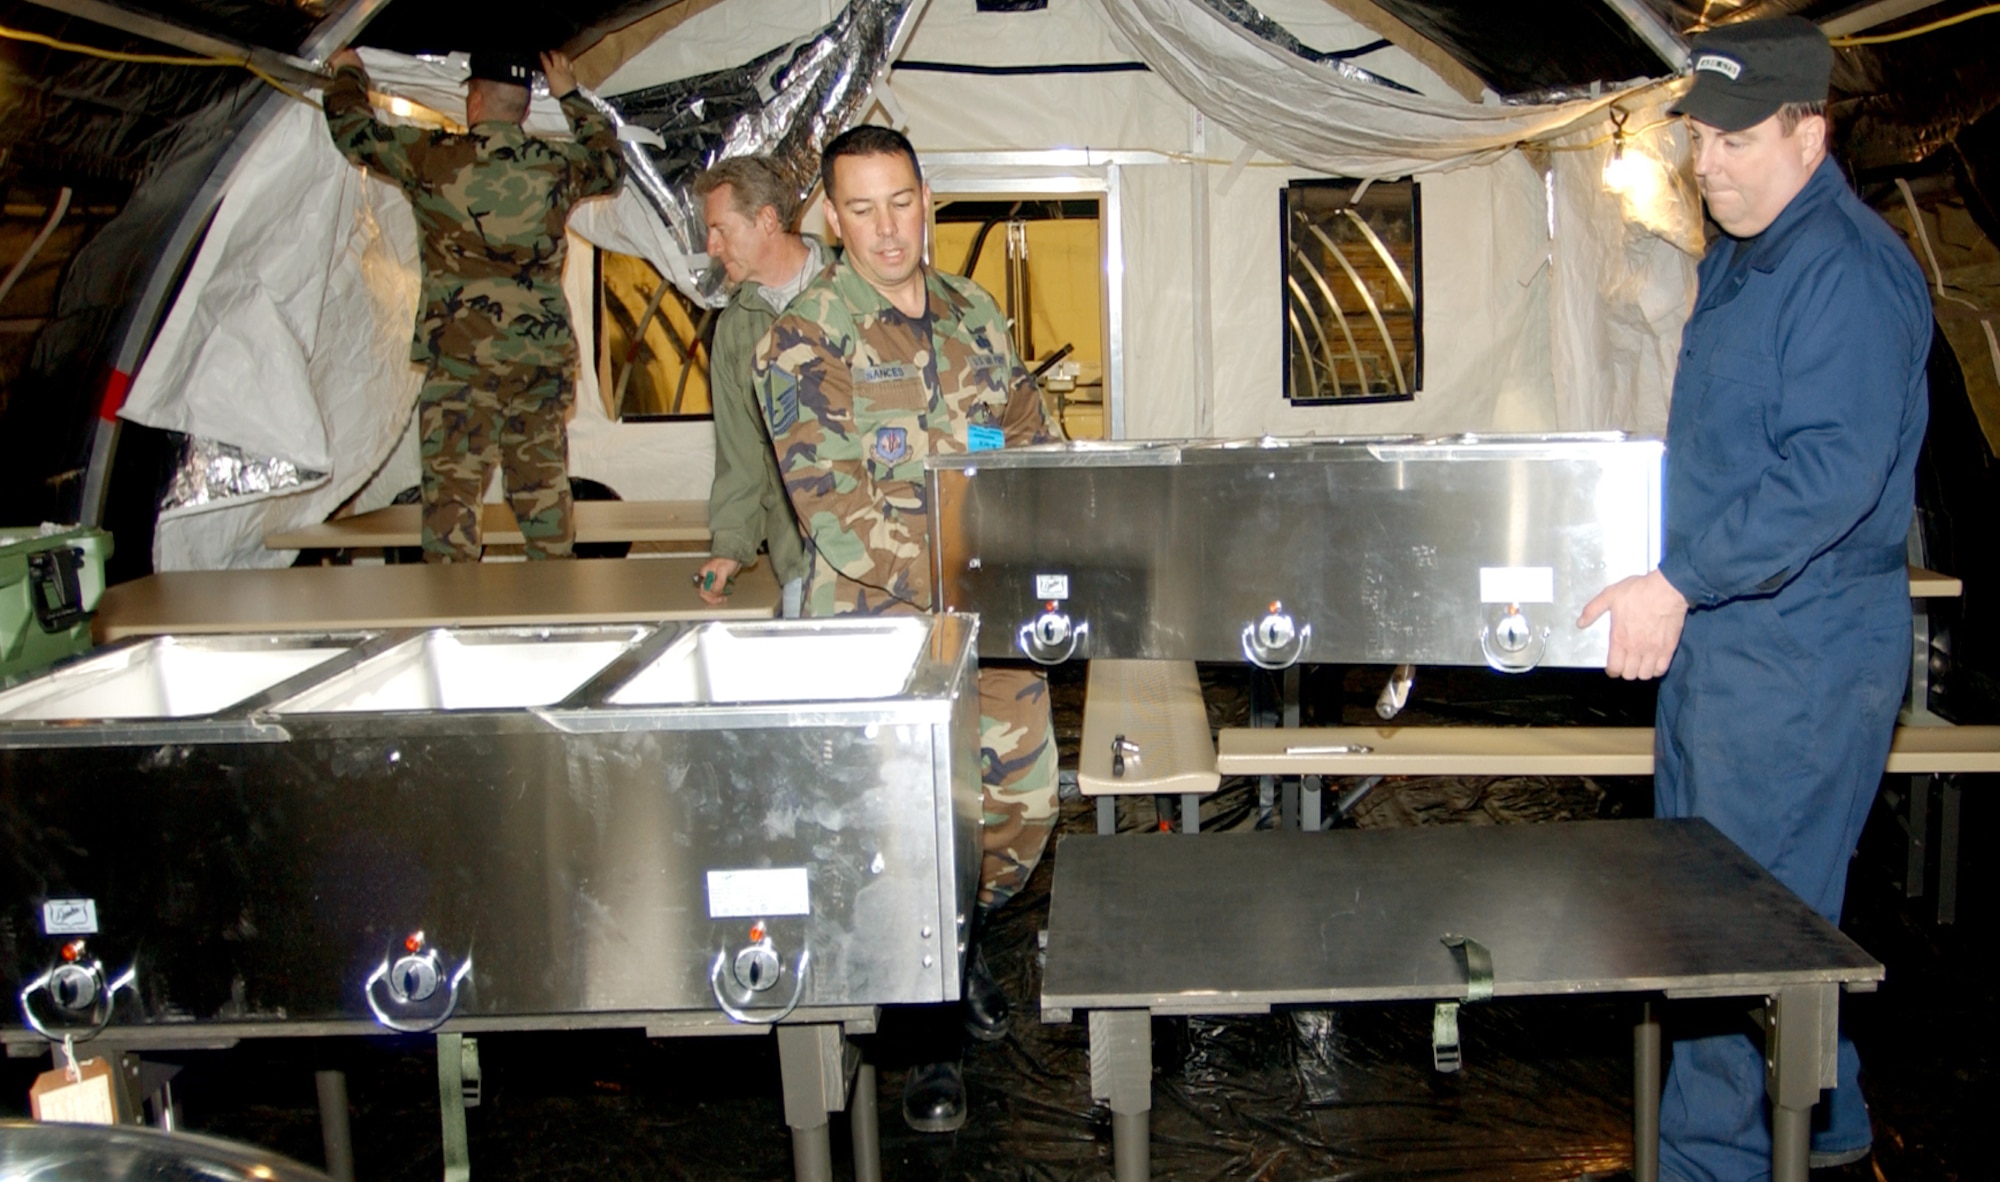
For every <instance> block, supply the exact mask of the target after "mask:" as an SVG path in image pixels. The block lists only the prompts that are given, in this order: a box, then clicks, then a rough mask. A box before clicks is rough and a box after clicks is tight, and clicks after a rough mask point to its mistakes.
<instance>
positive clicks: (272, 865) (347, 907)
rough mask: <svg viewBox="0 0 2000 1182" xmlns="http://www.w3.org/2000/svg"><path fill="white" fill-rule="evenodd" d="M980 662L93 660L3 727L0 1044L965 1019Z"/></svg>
mask: <svg viewBox="0 0 2000 1182" xmlns="http://www.w3.org/2000/svg"><path fill="white" fill-rule="evenodd" d="M976 632H977V624H976V622H975V621H973V620H972V619H970V618H968V617H964V616H954V615H943V616H937V617H925V618H904V619H896V620H858V619H857V620H834V621H771V622H759V623H735V622H711V623H706V624H676V623H669V624H663V625H603V626H571V627H536V628H486V629H477V628H465V629H452V628H445V629H431V630H426V631H418V630H408V629H404V630H381V631H375V630H368V631H356V632H332V633H318V634H310V633H307V634H298V633H284V634H276V633H274V634H264V635H243V636H195V637H172V636H169V637H158V638H152V639H147V640H142V641H133V642H128V643H124V644H121V645H118V646H114V647H112V648H110V649H107V650H100V651H99V652H98V653H97V654H95V655H93V656H91V657H90V658H88V659H85V660H82V661H79V662H76V663H74V664H71V665H68V666H66V667H64V668H61V669H59V670H57V671H55V672H53V673H50V674H48V675H45V676H43V677H41V678H38V679H36V680H33V681H30V682H28V683H26V684H24V685H22V686H20V687H18V688H16V689H13V690H10V691H8V692H6V693H0V830H3V831H4V835H5V840H6V842H7V847H8V848H9V849H11V850H14V851H16V854H15V856H14V857H13V858H12V859H11V860H10V861H9V862H8V864H7V865H6V867H5V868H4V869H0V890H4V891H5V895H4V898H5V907H6V915H7V920H6V927H5V930H6V931H7V932H9V933H11V934H12V935H11V938H9V939H8V940H6V941H5V943H4V945H0V948H3V949H4V953H5V959H4V962H0V963H4V970H5V972H6V974H7V981H8V984H9V986H10V987H11V988H12V989H13V990H14V991H15V992H16V993H17V994H18V995H19V997H20V1010H19V1015H18V1016H19V1021H20V1022H21V1024H22V1025H21V1026H19V1027H16V1028H12V1029H6V1030H4V1031H0V1035H4V1037H5V1038H7V1039H8V1040H9V1041H17V1040H21V1039H31V1038H36V1037H40V1036H41V1035H42V1034H46V1035H48V1036H50V1037H55V1038H60V1037H62V1036H63V1035H64V1034H74V1035H77V1036H79V1037H88V1036H90V1035H91V1034H93V1033H97V1032H103V1035H104V1037H105V1038H106V1039H107V1041H110V1042H123V1043H127V1044H129V1045H189V1043H190V1042H192V1043H195V1044H200V1043H203V1042H207V1041H213V1040H216V1039H231V1038H240V1037H246V1036H251V1035H256V1034H271V1035H297V1034H314V1033H334V1032H357V1031H366V1030H369V1029H377V1030H380V1029H393V1030H402V1031H429V1030H441V1031H442V1032H443V1033H445V1034H446V1035H453V1034H455V1033H457V1032H462V1031H465V1030H478V1029H525V1028H550V1027H554V1028H562V1027H567V1026H574V1025H580V1024H581V1025H601V1024H612V1023H617V1024H621V1025H641V1026H645V1027H647V1028H648V1029H651V1030H655V1031H657V1032H663V1033H664V1032H668V1031H671V1030H674V1029H693V1030H700V1031H710V1030H715V1029H719V1028H721V1027H723V1026H726V1025H729V1024H732V1023H734V1024H750V1025H751V1026H752V1027H753V1028H756V1029H769V1024H773V1023H777V1022H780V1021H784V1020H792V1019H797V1020H802V1021H808V1022H812V1021H817V1022H819V1023H822V1024H825V1023H834V1024H839V1025H845V1026H857V1025H858V1026H860V1027H861V1028H867V1027H869V1026H872V1022H873V1016H874V1008H875V1007H879V1006H882V1005H889V1004H897V1003H908V1002H933V1001H942V1000H947V999H952V998H956V997H957V996H959V992H960V972H961V964H962V942H963V939H964V927H965V923H966V920H967V917H968V916H969V915H970V909H971V904H972V896H973V891H974V888H975V885H976V882H975V880H976V876H977V872H978V866H979V844H978V833H979V826H980V822H981V813H980V805H979V753H978V733H977V728H978V712H977V707H976V703H977V695H976V693H974V692H973V682H972V677H973V671H974V660H973V645H974V637H975V634H976ZM837 1028H838V1026H836V1029H837ZM31 1031H35V1032H40V1033H39V1034H37V1033H31ZM780 1041H781V1045H782V1044H783V1043H785V1041H786V1040H785V1039H781V1040H780ZM810 1051H811V1055H812V1056H814V1057H813V1058H812V1059H811V1061H810V1063H809V1064H808V1066H807V1067H805V1068H802V1069H801V1070H800V1071H799V1072H794V1071H793V1070H792V1069H791V1068H788V1069H787V1081H788V1088H787V1094H788V1096H790V1095H791V1094H792V1090H793V1089H792V1088H791V1086H790V1084H791V1080H792V1076H793V1075H794V1074H801V1075H802V1076H812V1075H814V1074H815V1073H817V1076H818V1077H819V1078H821V1079H822V1080H823V1079H825V1078H826V1077H827V1076H828V1074H829V1073H830V1072H831V1073H832V1074H833V1077H834V1081H835V1083H836V1084H837V1085H839V1086H837V1087H834V1088H833V1089H832V1092H830V1093H828V1094H829V1095H831V1094H832V1093H840V1094H841V1095H844V1082H843V1081H844V1078H845V1077H844V1075H843V1074H842V1068H841V1064H842V1063H843V1062H844V1055H843V1052H842V1051H841V1049H840V1045H839V1042H838V1039H835V1041H834V1042H832V1043H828V1042H825V1041H824V1040H821V1041H820V1042H819V1043H817V1044H816V1045H814V1046H813V1047H812V1048H810ZM829 1062H830V1063H831V1064H832V1065H833V1066H831V1067H829V1066H827V1064H828V1063H829ZM836 1107H837V1105H836ZM825 1112H826V1110H824V1109H823V1110H822V1111H820V1112H819V1114H818V1117H819V1120H818V1122H817V1123H818V1124H819V1126H820V1133H821V1134H822V1141H823V1134H824V1121H825ZM790 1115H791V1114H790V1110H789V1108H788V1117H789V1116H790ZM794 1127H795V1129H796V1128H797V1127H798V1126H797V1125H796V1124H795V1126H794ZM821 1148H822V1149H823V1145H822V1146H821Z"/></svg>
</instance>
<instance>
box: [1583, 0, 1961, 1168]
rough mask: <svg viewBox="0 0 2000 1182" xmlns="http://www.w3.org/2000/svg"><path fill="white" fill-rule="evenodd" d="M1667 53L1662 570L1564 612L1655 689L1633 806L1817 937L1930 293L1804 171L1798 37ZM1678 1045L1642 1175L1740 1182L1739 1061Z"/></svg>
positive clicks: (1780, 29) (1889, 575)
mask: <svg viewBox="0 0 2000 1182" xmlns="http://www.w3.org/2000/svg"><path fill="white" fill-rule="evenodd" d="M1692 53H1693V64H1694V86H1693V89H1691V90H1690V91H1689V92H1688V94H1687V95H1686V97H1685V98H1683V99H1682V100H1681V101H1680V103H1679V104H1678V106H1677V108H1676V113H1678V114H1683V115H1685V116H1687V118H1688V121H1689V130H1690V132H1691V133H1692V138H1693V142H1694V153H1695V177H1696V179H1697V180H1698V181H1699V182H1700V185H1701V190H1702V195H1703V197H1704V198H1705V199H1706V201H1707V205H1708V211H1709V215H1710V216H1711V217H1712V218H1714V220H1715V222H1716V224H1717V225H1719V226H1721V227H1722V230H1723V237H1722V238H1720V239H1719V240H1718V241H1717V242H1716V243H1715V245H1714V246H1713V247H1712V248H1711V249H1710V250H1709V252H1708V256H1707V257H1706V258H1704V259H1703V260H1702V263H1701V271H1700V292H1699V295H1698V297H1697V299H1696V303H1695V309H1694V315H1693V317H1692V319H1690V320H1689V321H1688V324H1687V328H1686V331H1685V333H1684V335H1683V337H1682V342H1681V355H1680V365H1679V371H1678V373H1677V375H1676V377H1675V379H1674V395H1673V406H1672V410H1671V414H1670V417H1669V420H1668V425H1667V521H1666V547H1665V556H1664V558H1663V559H1662V560H1661V563H1660V567H1659V569H1658V570H1656V571H1654V572H1652V573H1651V574H1648V575H1644V576H1641V577H1638V578H1632V579H1626V580H1624V581H1623V582H1620V583H1617V584H1614V585H1613V586H1611V587H1610V588H1608V589H1606V590H1605V591H1604V592H1603V593H1602V594H1601V595H1599V596H1598V597H1597V598H1596V599H1594V600H1593V601H1591V603H1590V604H1589V605H1588V606H1587V607H1586V608H1585V609H1584V613H1583V617H1582V619H1581V620H1580V621H1579V622H1580V623H1581V624H1582V625H1584V626H1588V625H1589V624H1591V623H1592V622H1593V621H1595V620H1596V619H1597V618H1598V617H1599V616H1600V615H1602V614H1603V613H1605V612H1607V611H1608V612H1610V614H1611V648H1610V661H1609V664H1608V666H1607V670H1608V672H1610V673H1611V674H1613V675H1615V676H1620V677H1626V678H1651V677H1659V676H1661V675H1662V674H1664V675H1665V677H1664V680H1663V681H1662V682H1661V683H1660V695H1659V707H1658V720H1657V727H1656V729H1655V734H1656V736H1657V737H1656V739H1655V766H1656V769H1657V771H1656V773H1655V778H1654V801H1655V810H1656V812H1657V813H1658V815H1660V816H1663V817H1703V818H1706V819H1708V820H1709V821H1711V822H1712V823H1714V825H1715V826H1716V827H1717V828H1718V829H1720V830H1721V831H1722V832H1723V833H1725V834H1727V835H1728V836H1729V837H1730V838H1731V839H1732V840H1733V841H1735V842H1736V843H1737V844H1738V845H1740V846H1742V847H1743V849H1744V850H1745V851H1746V852H1748V853H1749V854H1750V855H1751V856H1753V857H1755V858H1756V859H1757V860H1758V861H1759V862H1760V863H1762V864H1763V865H1764V867H1765V868H1766V869H1768V870H1770V871H1771V873H1772V874H1773V875H1775V876H1776V877H1777V878H1778V880H1779V881H1780V882H1783V883H1784V884H1785V885H1786V886H1788V887H1790V888H1791V889H1792V890H1793V891H1794V892H1796V893H1797V894H1798V895H1799V897H1800V898H1802V899H1804V900H1806V902H1808V903H1810V904H1811V905H1812V906H1813V907H1814V908H1815V909H1817V910H1818V911H1819V912H1820V914H1822V915H1824V916H1826V918H1827V919H1829V920H1831V921H1833V922H1835V923H1838V922H1839V920H1840V907H1841V899H1842V895H1843V893H1844V892H1845V889H1846V885H1847V863H1848V859H1849V857H1850V856H1851V855H1852V854H1853V852H1854V846H1855V842H1856V841H1857V840H1858V839H1859V837H1860V835H1861V825H1862V822H1863V820H1864V819H1865V818H1866V817H1867V814H1868V809H1869V806H1870V804H1871V803H1872V802H1873V800H1874V798H1875V791H1876V788H1877V787H1878V786H1879V784H1880V782H1881V779H1882V772H1883V769H1884V766H1885V764H1886V763H1887V761H1888V756H1889V742H1890V739H1891V737H1892V734H1893V730H1894V726H1895V720H1896V709H1897V706H1898V704H1899V702H1900V701H1901V698H1902V695H1903V686H1904V682H1905V678H1906V677H1907V676H1908V674H1909V668H1910V602H1909V588H1908V583H1907V576H1906V574H1905V572H1904V563H1905V554H1906V542H1907V538H1908V534H1909V529H1910V518H1911V513H1912V510H1913V507H1914V504H1915V475H1914V474H1915V469H1916V464H1917V453H1918V449H1919V448H1920V447H1921V446H1922V444H1923V439H1924V425H1925V421H1926V417H1927V414H1928V406H1929V403H1928V397H1927V393H1926V383H1925V376H1924V366H1925V360H1926V358H1927V356H1928V355H1929V350H1930V343H1931V315H1930V301H1929V299H1928V296H1927V293H1926V291H1925V289H1924V281H1923V276H1922V274H1921V273H1920V272H1919V271H1918V270H1917V267H1916V263H1915V260H1913V259H1912V258H1911V257H1910V254H1909V251H1908V250H1907V249H1906V248H1905V247H1904V245H1903V243H1902V241H1901V240H1900V239H1898V238H1897V237H1896V235H1895V233H1894V232H1893V231H1891V230H1890V229H1889V227H1888V226H1887V225H1885V224H1884V223H1883V221H1882V219H1881V218H1879V217H1877V216H1876V215H1875V214H1874V213H1873V212H1872V211H1871V210H1869V208H1868V207H1867V206H1866V205H1864V204H1862V203H1861V201H1860V200H1859V199H1858V198H1856V197H1855V195H1854V192H1853V191H1852V190H1851V189H1849V188H1848V185H1847V182H1846V180H1845V179H1844V178H1843V176H1842V175H1841V172H1840V169H1839V166H1838V165H1837V164H1836V163H1835V162H1834V161H1833V160H1832V159H1830V158H1829V157H1828V155H1827V120H1826V116H1825V101H1826V97H1827V90H1828V78H1829V74H1830V72H1831V69H1832V64H1833V51H1832V49H1831V48H1830V47H1829V46H1828V44H1827V41H1826V38H1825V37H1824V36H1823V35H1822V34H1821V33H1820V31H1819V30H1818V29H1817V28H1816V27H1815V26H1813V25H1812V24H1811V23H1809V22H1807V21H1805V20H1802V19H1800V18H1797V17H1783V18H1779V19H1776V20H1768V21H1749V22H1744V23H1741V24H1733V25H1725V26H1723V27H1721V28H1719V29H1716V30H1714V31H1712V32H1709V33H1705V34H1703V35H1701V36H1700V37H1697V38H1696V39H1695V40H1694V43H1693V47H1692ZM1735 1016H1736V1017H1740V1016H1741V1015H1740V1014H1737V1015H1735ZM1685 1033H1687V1034H1692V1035H1701V1036H1700V1037H1681V1038H1677V1039H1676V1041H1675V1042H1674V1045H1673V1064H1672V1067H1671V1069H1670V1070H1669V1072H1668V1075H1667V1083H1666V1090H1665V1093H1664V1096H1663V1099H1662V1103H1661V1112H1660V1140H1661V1146H1660V1166H1661V1175H1662V1176H1663V1177H1673V1178H1681V1179H1686V1180H1687V1182H1701V1180H1704V1179H1733V1178H1753V1177H1763V1176H1766V1172H1767V1170H1768V1168H1769V1167H1768V1161H1769V1156H1768V1155H1769V1153H1770V1146H1771V1131H1770V1128H1769V1126H1768V1123H1767V1119H1766V1117H1765V1114H1764V1104H1763V1101H1764V1090H1765V1082H1764V1072H1765V1067H1764V1058H1763V1055H1762V1054H1761V1053H1760V1052H1759V1050H1758V1049H1757V1047H1756V1046H1755V1045H1754V1044H1753V1043H1752V1041H1751V1040H1750V1039H1749V1038H1748V1037H1746V1036H1745V1035H1744V1034H1741V1033H1738V1032H1736V1031H1735V1030H1733V1029H1718V1030H1701V1031H1688V1032H1685ZM1839 1064H1840V1083H1839V1086H1838V1087H1837V1088H1835V1089H1834V1091H1833V1092H1832V1093H1831V1095H1830V1096H1827V1097H1825V1098H1824V1101H1823V1103H1822V1104H1821V1105H1820V1106H1819V1115H1820V1117H1821V1119H1820V1121H1818V1122H1817V1125H1818V1127H1816V1128H1815V1130H1814V1135H1813V1140H1812V1148H1813V1153H1812V1159H1813V1164H1814V1165H1836V1164H1842V1163H1845V1162H1848V1161H1856V1160H1860V1159H1861V1158H1864V1157H1866V1156H1867V1155H1868V1152H1869V1146H1870V1143H1871V1140H1872V1136H1871V1132H1870V1128H1869V1119H1868V1112H1867V1108H1866V1106H1865V1105H1864V1104H1863V1103H1862V1099H1861V1093H1860V1090H1859V1085H1858V1084H1857V1082H1856V1072H1857V1070H1858V1061H1857V1059H1856V1057H1855V1053H1854V1046H1853V1044H1852V1043H1850V1042H1848V1041H1847V1040H1846V1039H1845V1038H1843V1039H1841V1042H1840V1055H1839Z"/></svg>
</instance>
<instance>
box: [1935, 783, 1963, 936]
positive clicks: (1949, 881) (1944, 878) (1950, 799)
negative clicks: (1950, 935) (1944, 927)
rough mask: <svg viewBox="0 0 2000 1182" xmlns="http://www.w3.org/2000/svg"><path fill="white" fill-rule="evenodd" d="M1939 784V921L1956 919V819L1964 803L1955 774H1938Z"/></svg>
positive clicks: (1955, 921) (1952, 921)
mask: <svg viewBox="0 0 2000 1182" xmlns="http://www.w3.org/2000/svg"><path fill="white" fill-rule="evenodd" d="M1938 782H1939V783H1940V784H1942V785H1943V791H1942V792H1940V793H1939V796H1940V800H1939V802H1938V909H1937V921H1938V922H1939V923H1957V922H1958V819H1959V810H1960V809H1961V808H1962V807H1963V804H1964V789H1963V788H1962V787H1961V786H1960V785H1959V782H1958V777H1957V776H1956V775H1949V776H1939V777H1938Z"/></svg>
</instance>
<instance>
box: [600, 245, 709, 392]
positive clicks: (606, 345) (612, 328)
mask: <svg viewBox="0 0 2000 1182" xmlns="http://www.w3.org/2000/svg"><path fill="white" fill-rule="evenodd" d="M597 266H598V284H597V292H598V317H597V319H598V326H599V327H598V333H597V340H598V357H597V381H598V389H600V390H602V391H603V392H604V403H605V409H606V410H607V411H608V412H610V413H611V414H612V415H613V416H614V417H616V418H619V419H625V420H634V419H705V418H708V417H710V415H711V413H712V406H711V404H710V402H709V398H708V345H709V338H710V334H711V331H712V328H713V323H714V319H715V313H714V312H713V311H712V310H710V309H706V308H701V307H698V306H696V305H695V304H694V303H693V302H692V301H690V300H689V299H688V298H687V297H686V296H684V295H682V294H681V293H680V290H679V289H678V288H676V287H675V286H674V285H673V284H671V283H668V282H665V281H664V280H662V279H661V277H660V273H659V272H658V271H655V270H654V269H653V267H652V265H651V264H650V263H647V262H646V261H645V260H643V259H637V258H633V257H632V256H630V255H622V254H614V253H612V252H611V251H602V250H601V251H598V252H597Z"/></svg>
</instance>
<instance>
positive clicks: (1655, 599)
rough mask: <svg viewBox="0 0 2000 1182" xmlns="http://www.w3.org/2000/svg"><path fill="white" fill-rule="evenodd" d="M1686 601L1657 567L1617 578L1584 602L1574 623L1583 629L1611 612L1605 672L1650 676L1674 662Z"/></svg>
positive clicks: (1627, 676)
mask: <svg viewBox="0 0 2000 1182" xmlns="http://www.w3.org/2000/svg"><path fill="white" fill-rule="evenodd" d="M1687 611H1688V605H1687V600H1686V599H1684V598H1682V596H1681V593H1680V592H1678V591H1676V590H1674V585H1673V584H1672V583H1669V582H1667V577H1666V576H1665V575H1663V574H1661V573H1660V572H1659V571H1657V570H1656V571H1653V572H1652V573H1651V574H1644V575H1636V576H1634V577H1632V578H1629V579H1620V580H1619V581H1618V582H1616V583H1613V584H1611V585H1610V586H1609V587H1606V588H1605V589H1604V590H1602V591H1600V592H1598V593H1597V598H1596V599H1593V600H1591V601H1590V602H1589V603H1587V604H1585V605H1584V608H1583V615H1581V616H1579V617H1577V621H1576V626H1577V627H1579V628H1588V627H1590V626H1591V625H1592V624H1595V623H1596V622H1597V618H1598V617H1599V616H1601V615H1603V614H1604V613H1606V612H1610V613H1611V653H1610V655H1609V657H1607V658H1606V660H1605V662H1604V671H1605V672H1606V673H1607V674H1609V675H1611V676H1612V677H1622V678H1624V679H1625V680H1627V681H1650V680H1652V679H1653V678H1655V677H1658V676H1660V675H1661V674H1663V673H1665V672H1666V671H1667V666H1668V665H1670V664H1672V663H1673V659H1674V649H1676V648H1678V647H1679V646H1680V642H1681V625H1682V624H1683V623H1685V622H1686V620H1687Z"/></svg>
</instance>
